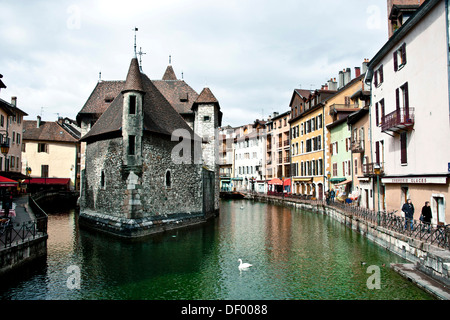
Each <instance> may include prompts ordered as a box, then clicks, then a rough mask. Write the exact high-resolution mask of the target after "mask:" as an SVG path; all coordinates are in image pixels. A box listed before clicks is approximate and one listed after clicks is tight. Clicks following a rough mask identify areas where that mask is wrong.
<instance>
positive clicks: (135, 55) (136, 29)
mask: <svg viewBox="0 0 450 320" xmlns="http://www.w3.org/2000/svg"><path fill="white" fill-rule="evenodd" d="M138 30H139V29H138V28H136V27H134V29H133V31H134V57H135V58H137V53H136V31H138Z"/></svg>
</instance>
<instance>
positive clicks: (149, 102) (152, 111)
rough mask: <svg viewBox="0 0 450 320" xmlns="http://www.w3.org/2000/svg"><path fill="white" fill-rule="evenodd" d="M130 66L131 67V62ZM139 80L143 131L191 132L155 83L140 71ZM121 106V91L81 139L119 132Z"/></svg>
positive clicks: (98, 137) (165, 132) (90, 139)
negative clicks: (141, 95)
mask: <svg viewBox="0 0 450 320" xmlns="http://www.w3.org/2000/svg"><path fill="white" fill-rule="evenodd" d="M131 68H133V63H132V64H131V66H130V69H131ZM129 74H130V72H129ZM141 80H142V83H141V87H142V91H143V92H144V93H145V94H144V101H143V112H144V131H149V132H153V133H159V134H164V135H171V134H172V132H173V131H174V130H176V129H185V130H188V132H190V133H191V134H192V133H193V131H192V129H191V128H190V127H189V126H188V124H187V123H186V121H184V119H183V118H182V117H181V116H180V114H179V113H178V112H177V111H176V110H175V109H174V107H172V105H171V104H170V103H169V102H168V101H167V100H166V98H165V97H164V95H163V94H162V93H161V92H160V91H159V90H158V88H157V87H156V86H155V84H154V83H153V82H152V81H151V80H150V79H149V78H148V77H147V76H146V75H145V74H142V73H141ZM122 108H123V93H120V94H119V95H118V96H117V97H116V98H115V99H114V101H113V103H112V104H111V106H110V107H109V108H108V109H107V110H106V111H105V112H104V113H103V114H102V116H101V117H100V118H99V119H98V120H97V122H96V123H95V125H94V126H93V127H92V128H91V130H90V131H89V132H88V133H87V134H86V135H85V136H84V137H83V138H82V140H86V141H92V140H98V139H102V137H104V136H105V135H108V134H113V133H119V132H120V131H121V129H122Z"/></svg>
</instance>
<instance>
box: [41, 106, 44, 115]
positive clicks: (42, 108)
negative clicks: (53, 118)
mask: <svg viewBox="0 0 450 320" xmlns="http://www.w3.org/2000/svg"><path fill="white" fill-rule="evenodd" d="M43 114H44V107H41V118H42V117H43Z"/></svg>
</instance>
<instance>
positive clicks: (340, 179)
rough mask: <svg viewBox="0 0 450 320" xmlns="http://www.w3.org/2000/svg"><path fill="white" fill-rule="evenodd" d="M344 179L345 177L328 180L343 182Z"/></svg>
mask: <svg viewBox="0 0 450 320" xmlns="http://www.w3.org/2000/svg"><path fill="white" fill-rule="evenodd" d="M345 180H346V179H345V178H331V179H330V182H331V183H340V182H343V181H345Z"/></svg>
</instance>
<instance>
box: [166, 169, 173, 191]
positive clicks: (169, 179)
mask: <svg viewBox="0 0 450 320" xmlns="http://www.w3.org/2000/svg"><path fill="white" fill-rule="evenodd" d="M165 180H166V188H171V187H172V177H171V172H170V170H167V171H166V179H165Z"/></svg>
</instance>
